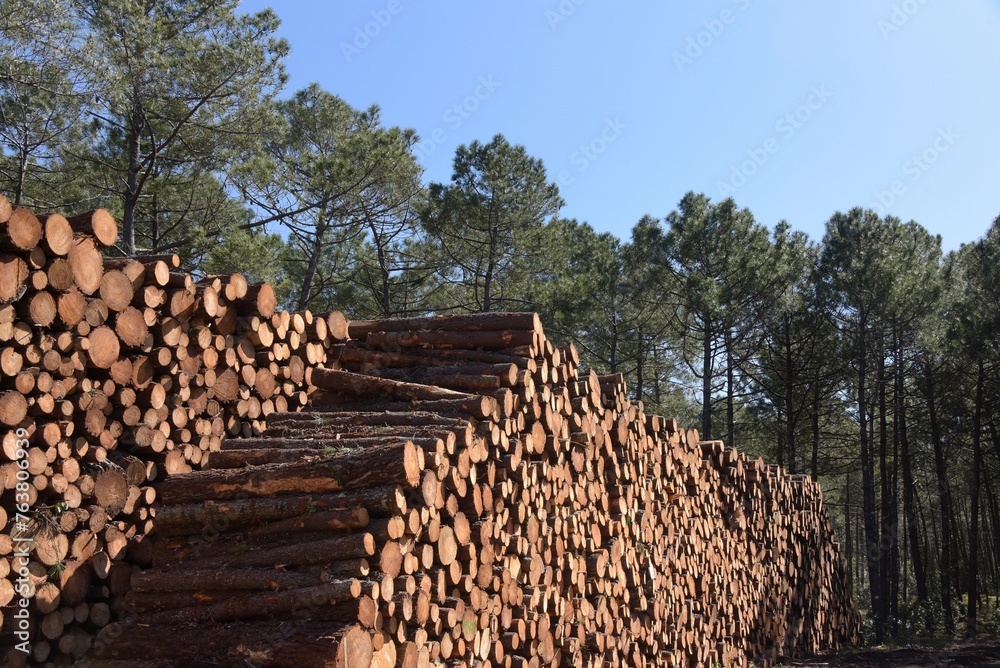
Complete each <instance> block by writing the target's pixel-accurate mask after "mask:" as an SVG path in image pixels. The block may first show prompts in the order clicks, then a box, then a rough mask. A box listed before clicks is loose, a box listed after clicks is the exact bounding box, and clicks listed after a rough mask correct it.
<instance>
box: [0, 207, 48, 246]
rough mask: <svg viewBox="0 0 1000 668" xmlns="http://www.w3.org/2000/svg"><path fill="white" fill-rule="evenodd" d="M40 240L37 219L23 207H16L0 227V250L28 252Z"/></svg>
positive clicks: (40, 228)
mask: <svg viewBox="0 0 1000 668" xmlns="http://www.w3.org/2000/svg"><path fill="white" fill-rule="evenodd" d="M41 240H42V224H41V223H40V222H39V220H38V217H37V216H36V215H35V214H34V213H32V212H31V210H30V209H26V208H24V207H23V206H19V207H16V208H15V209H14V210H13V211H12V212H11V214H10V217H9V218H8V219H7V223H6V225H2V226H0V249H4V250H12V251H30V250H31V249H33V248H34V247H35V246H37V245H38V242H39V241H41Z"/></svg>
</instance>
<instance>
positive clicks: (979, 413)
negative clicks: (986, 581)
mask: <svg viewBox="0 0 1000 668" xmlns="http://www.w3.org/2000/svg"><path fill="white" fill-rule="evenodd" d="M985 382H986V373H985V371H984V367H983V359H982V356H980V358H979V365H978V369H977V371H976V405H975V409H974V411H973V414H972V492H971V499H970V501H969V502H970V505H971V506H972V508H971V511H970V512H971V517H970V518H969V573H968V576H967V577H968V582H969V585H968V591H969V593H968V608H967V612H966V622H965V635H966V637H967V638H975V637H976V633H977V630H978V629H977V625H976V624H977V621H978V620H977V616H978V611H979V505H980V504H979V496H980V488H981V484H982V468H983V448H982V424H983V385H984V384H985Z"/></svg>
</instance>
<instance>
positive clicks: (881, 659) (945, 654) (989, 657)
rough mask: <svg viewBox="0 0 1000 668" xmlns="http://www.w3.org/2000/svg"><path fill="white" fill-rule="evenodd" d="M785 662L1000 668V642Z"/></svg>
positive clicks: (865, 667)
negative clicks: (993, 667) (992, 644)
mask: <svg viewBox="0 0 1000 668" xmlns="http://www.w3.org/2000/svg"><path fill="white" fill-rule="evenodd" d="M781 665H782V666H788V667H792V666H796V667H798V668H820V667H823V668H826V667H829V668H834V667H837V666H851V667H852V668H957V667H958V666H977V667H980V668H985V667H986V666H996V667H997V668H1000V646H985V645H974V646H972V645H970V646H967V647H952V648H950V649H892V650H888V649H886V650H878V649H875V650H865V651H861V652H854V653H851V654H839V655H837V656H831V657H817V658H815V659H811V660H803V661H792V662H788V663H783V664H781Z"/></svg>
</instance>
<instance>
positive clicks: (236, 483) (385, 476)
mask: <svg viewBox="0 0 1000 668" xmlns="http://www.w3.org/2000/svg"><path fill="white" fill-rule="evenodd" d="M419 482H420V468H419V465H418V455H417V450H416V448H415V447H414V445H413V443H411V442H408V441H407V442H401V443H399V444H397V445H390V446H383V447H379V448H371V449H365V450H360V451H358V452H348V453H344V454H340V455H334V456H331V457H328V458H324V459H320V460H318V461H308V462H295V463H289V464H266V465H263V466H253V467H248V468H244V469H222V470H218V471H215V470H213V471H205V472H203V473H200V474H199V473H191V474H182V475H176V476H172V477H171V478H169V479H168V480H166V481H164V482H163V483H162V484H161V486H160V490H159V491H160V495H161V498H162V499H163V501H164V503H168V502H169V503H171V504H181V503H192V502H195V501H202V500H205V499H215V500H225V499H235V498H240V497H248V496H256V497H265V496H276V495H279V494H295V493H297V494H303V493H305V494H310V493H324V492H335V491H339V490H347V489H358V488H361V487H374V486H379V485H389V484H404V483H405V484H408V485H410V486H411V487H413V486H416V485H417V484H418V483H419Z"/></svg>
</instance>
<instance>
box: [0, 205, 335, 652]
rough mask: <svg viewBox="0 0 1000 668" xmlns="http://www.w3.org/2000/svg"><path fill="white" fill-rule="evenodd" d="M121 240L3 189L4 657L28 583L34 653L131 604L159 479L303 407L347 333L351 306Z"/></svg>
mask: <svg viewBox="0 0 1000 668" xmlns="http://www.w3.org/2000/svg"><path fill="white" fill-rule="evenodd" d="M116 238H117V224H116V222H115V220H114V218H113V217H112V216H111V215H110V214H108V213H107V212H106V211H103V210H97V211H92V212H89V213H85V214H82V215H79V216H74V217H70V218H66V217H64V216H61V215H59V214H51V215H48V216H36V215H35V214H34V213H32V212H31V211H29V210H28V209H25V208H22V207H17V208H14V207H11V206H10V205H9V203H8V201H7V200H6V199H5V198H3V196H0V366H2V373H0V423H2V426H3V432H2V437H3V441H2V454H0V500H2V502H3V503H2V505H0V526H2V527H3V533H2V534H0V606H3V607H4V610H3V612H4V614H3V619H2V621H0V624H2V626H0V643H2V644H0V655H2V654H3V653H6V652H5V648H4V647H3V645H10V644H12V643H13V642H19V641H18V640H17V639H16V638H14V637H12V636H11V635H10V634H11V633H12V632H13V631H14V630H16V628H17V627H16V625H15V623H14V620H13V618H12V614H13V613H14V611H15V609H16V607H15V606H16V605H17V604H18V602H19V601H20V600H21V598H22V596H23V597H24V598H27V599H28V600H30V603H31V608H30V619H31V628H30V635H31V642H30V646H31V655H30V657H28V662H29V663H31V665H46V666H47V665H53V666H59V665H71V664H73V662H74V661H75V660H77V659H78V658H79V657H81V656H83V655H85V654H88V653H89V652H90V651H91V649H92V645H93V639H94V637H95V636H96V634H97V632H98V631H99V630H100V629H102V628H104V627H105V626H107V625H108V624H109V623H110V622H111V621H112V620H113V619H116V618H117V617H118V615H119V611H116V610H115V609H114V603H113V600H114V599H115V598H116V597H120V596H122V595H124V594H125V593H126V592H127V591H129V588H130V585H129V583H130V578H131V576H132V573H133V571H134V570H135V569H136V568H138V567H142V566H148V565H150V563H151V560H152V558H153V555H152V545H151V543H149V541H147V540H145V537H146V536H147V535H148V534H149V533H150V531H151V530H152V528H153V524H154V518H155V515H156V511H157V507H158V505H159V502H158V499H157V491H156V489H155V487H154V486H153V484H152V482H153V481H154V480H156V479H158V478H162V477H163V476H164V475H165V474H171V473H181V472H185V471H191V470H193V469H198V468H201V467H202V466H203V465H204V464H205V462H206V461H207V459H208V456H209V453H211V452H213V451H218V450H220V448H221V445H222V442H223V439H224V438H226V437H233V436H247V437H249V436H254V435H258V434H259V433H260V432H261V431H262V430H263V428H264V425H265V423H264V419H265V417H266V416H267V415H268V414H270V413H273V412H280V413H287V412H291V411H295V410H298V409H299V408H301V407H302V406H304V405H305V404H306V403H307V401H308V397H307V388H308V386H307V384H306V383H305V376H306V371H307V370H308V369H309V368H312V367H315V366H319V365H323V364H324V363H325V361H326V355H327V350H328V349H329V347H330V345H331V344H332V343H333V342H335V341H336V340H344V339H346V335H347V331H346V327H347V322H346V320H345V319H344V318H343V316H342V315H341V314H339V313H331V314H328V315H325V316H318V315H315V316H314V315H313V314H311V313H309V312H302V313H286V312H281V311H278V310H277V308H276V299H275V295H274V291H273V290H272V289H271V288H270V286H267V285H255V286H254V285H248V284H247V281H246V279H245V278H244V277H243V276H242V275H239V274H234V275H232V276H205V277H200V278H198V279H195V278H192V276H190V275H189V274H187V273H183V272H181V271H179V270H178V267H179V266H180V261H179V258H177V257H176V256H161V257H143V258H138V259H107V258H105V257H104V256H102V254H101V249H102V248H105V247H108V246H111V245H113V244H114V243H115V241H116ZM19 483H20V484H21V490H18V489H17V486H18V484H19ZM19 493H20V494H21V495H22V496H20V497H19V496H18V494H19ZM18 504H23V508H22V509H23V510H26V511H27V512H19V510H20V509H19V508H18ZM22 553H23V554H24V559H23V560H22V559H21V555H22ZM21 566H24V567H25V569H26V570H25V573H20V570H21ZM13 656H14V658H15V659H23V658H24V657H22V656H21V655H19V654H17V653H15V654H14V655H13ZM12 660H13V659H12ZM5 665H6V664H5ZM14 665H16V664H14Z"/></svg>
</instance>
